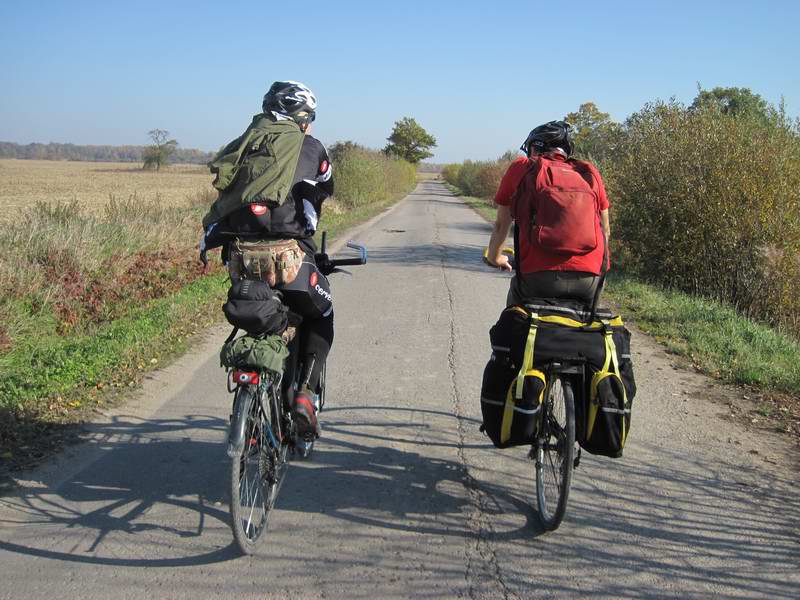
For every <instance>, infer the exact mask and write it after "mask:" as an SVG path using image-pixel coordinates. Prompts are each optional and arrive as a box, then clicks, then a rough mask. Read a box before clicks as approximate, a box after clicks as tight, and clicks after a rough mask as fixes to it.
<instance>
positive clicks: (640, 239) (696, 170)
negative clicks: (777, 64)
mask: <svg viewBox="0 0 800 600" xmlns="http://www.w3.org/2000/svg"><path fill="white" fill-rule="evenodd" d="M799 133H800V130H799V129H798V124H797V123H796V122H792V121H790V120H789V119H787V118H786V117H785V116H784V115H783V114H782V113H779V112H775V113H774V114H773V115H771V118H769V119H764V118H762V117H761V116H758V115H751V114H743V115H737V116H731V115H727V114H724V113H722V112H720V111H718V110H714V109H712V108H707V109H703V108H699V109H687V108H686V107H684V106H683V105H681V104H678V103H675V102H671V103H654V104H650V105H647V106H646V107H645V108H644V109H642V110H641V111H640V112H638V113H636V114H634V115H632V116H631V117H630V118H629V119H628V120H627V122H626V124H625V135H624V136H623V141H622V143H621V145H620V147H619V150H618V152H617V153H616V154H615V156H614V157H613V159H612V160H611V161H610V164H609V165H608V167H609V170H608V173H607V180H608V181H607V182H608V184H609V195H610V197H611V198H612V203H613V204H612V210H613V218H614V230H615V237H616V238H617V239H618V240H619V241H620V242H621V244H622V248H621V249H620V250H621V252H620V253H619V254H620V256H618V259H620V258H621V259H622V262H623V263H624V266H625V267H626V268H630V269H632V270H633V271H634V272H635V273H637V274H639V275H640V276H642V277H643V278H645V279H647V280H649V281H653V282H658V283H661V284H666V285H668V286H671V287H675V288H678V289H681V290H684V291H687V292H690V293H696V294H702V295H705V296H709V297H712V298H716V299H719V300H722V301H725V302H728V303H730V304H732V305H733V306H735V307H736V308H738V309H739V310H740V311H742V312H743V313H745V314H747V315H749V316H752V317H756V318H759V319H762V320H765V321H767V322H769V323H770V324H772V325H775V326H779V327H786V328H789V329H792V330H793V331H795V333H800V321H799V320H798V319H800V317H798V315H799V314H800V291H799V290H800V288H798V287H797V286H796V282H797V281H798V279H799V278H800V136H799V135H798V134H799Z"/></svg>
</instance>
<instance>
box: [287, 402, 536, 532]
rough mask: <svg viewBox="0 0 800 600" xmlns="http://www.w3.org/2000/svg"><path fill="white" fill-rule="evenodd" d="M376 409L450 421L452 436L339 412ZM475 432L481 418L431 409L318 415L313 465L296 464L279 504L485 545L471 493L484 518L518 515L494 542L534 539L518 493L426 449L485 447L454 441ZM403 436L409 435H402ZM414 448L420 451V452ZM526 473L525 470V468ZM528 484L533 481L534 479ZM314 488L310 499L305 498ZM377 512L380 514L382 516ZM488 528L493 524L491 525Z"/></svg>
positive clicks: (532, 514)
mask: <svg viewBox="0 0 800 600" xmlns="http://www.w3.org/2000/svg"><path fill="white" fill-rule="evenodd" d="M354 411H356V412H358V413H360V414H362V415H363V414H364V413H365V412H367V411H375V412H376V413H378V414H380V415H386V414H396V413H413V414H414V415H415V416H417V417H419V416H426V417H435V418H439V419H440V421H439V425H441V423H442V421H441V419H442V418H446V419H447V421H448V427H449V428H450V433H451V435H450V439H449V440H446V439H444V438H442V439H440V440H438V441H432V440H431V439H430V437H431V435H429V434H431V433H432V434H433V435H434V437H435V436H436V427H435V426H432V425H426V424H425V423H420V422H407V421H406V422H403V421H397V420H393V419H380V418H379V417H378V418H371V419H367V420H360V421H358V422H351V421H346V420H339V419H337V418H336V416H337V413H340V412H348V413H351V412H354ZM459 422H460V423H461V427H465V426H468V427H473V428H476V429H477V426H478V425H479V423H480V422H479V421H478V420H476V419H471V418H468V417H456V416H454V415H453V414H452V413H449V412H444V411H436V410H428V409H411V408H402V407H385V406H380V407H378V406H355V407H353V406H348V407H346V408H335V409H326V410H325V411H323V413H322V423H323V428H324V438H323V439H322V440H321V442H320V443H318V445H317V448H316V449H315V451H314V454H313V457H312V460H311V461H310V462H309V463H305V464H304V463H303V462H302V461H300V462H298V463H297V464H296V466H295V465H293V467H292V469H291V471H290V473H291V476H290V477H289V478H288V479H287V481H286V483H285V484H284V487H283V490H282V492H281V496H280V498H279V499H278V503H277V506H278V508H279V509H281V510H288V511H296V512H301V513H314V512H323V513H324V514H325V515H327V516H329V517H333V518H336V519H343V520H346V521H349V522H352V523H356V524H360V525H365V526H370V527H378V528H381V529H387V530H396V531H404V532H410V533H415V534H424V535H435V536H441V537H457V538H462V539H463V538H466V539H472V540H475V541H478V540H484V539H485V537H486V532H485V531H483V530H477V529H476V528H475V527H474V526H473V525H474V524H471V523H470V518H469V515H470V513H471V512H472V511H473V510H474V509H475V506H474V501H473V500H472V499H471V498H474V497H475V496H474V495H475V494H477V495H478V496H479V497H480V502H481V517H482V519H484V520H485V519H488V520H491V518H492V517H493V516H495V515H503V514H507V513H509V512H512V511H513V512H514V513H515V514H519V515H521V518H522V524H521V525H519V526H518V527H515V528H512V529H508V530H504V531H495V530H493V531H492V536H493V539H497V540H508V541H514V540H518V539H521V538H530V537H531V536H538V535H540V534H541V533H542V532H543V531H542V530H541V528H540V526H539V522H538V519H537V516H536V511H535V509H534V508H533V507H532V506H531V505H530V501H529V499H526V498H525V497H524V495H523V494H517V493H515V492H514V491H512V490H509V489H508V487H507V486H504V485H497V484H492V483H490V482H485V481H479V480H476V479H475V478H474V477H473V476H472V475H471V474H470V473H469V471H468V470H467V469H466V467H465V465H464V463H463V462H462V461H460V460H458V459H455V460H454V459H450V458H442V457H441V456H432V455H431V454H432V453H431V452H430V450H429V449H431V448H438V449H440V450H441V449H450V450H452V452H451V454H455V455H457V454H458V453H459V452H460V451H463V450H464V449H471V450H480V449H490V448H492V446H491V444H490V443H489V442H488V440H487V442H485V443H481V444H475V443H472V444H470V443H465V442H463V441H462V440H460V439H459V438H458V436H454V435H453V433H454V432H455V431H457V428H458V427H459ZM406 432H408V434H406ZM413 448H419V449H420V450H419V451H416V450H414V449H413ZM529 468H530V467H529ZM531 483H532V479H531ZM308 489H314V490H315V492H316V493H315V494H308V493H307V490H308ZM379 515H380V516H379ZM490 527H491V525H490Z"/></svg>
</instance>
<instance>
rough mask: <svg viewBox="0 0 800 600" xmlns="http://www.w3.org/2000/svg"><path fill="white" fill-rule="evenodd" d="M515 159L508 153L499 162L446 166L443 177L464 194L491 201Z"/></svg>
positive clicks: (477, 162) (465, 162) (466, 161)
mask: <svg viewBox="0 0 800 600" xmlns="http://www.w3.org/2000/svg"><path fill="white" fill-rule="evenodd" d="M514 158H515V155H514V153H511V152H506V153H505V154H504V155H503V156H501V157H500V158H498V159H497V160H486V161H471V160H465V161H464V162H463V163H461V164H450V165H447V166H445V168H444V170H443V171H442V176H443V177H444V179H445V181H446V182H447V183H449V184H450V185H453V186H455V187H457V188H458V189H459V190H461V192H462V193H463V194H465V195H467V196H474V197H476V198H483V199H486V200H489V199H492V198H494V195H495V193H496V192H497V188H498V186H499V185H500V180H501V179H502V178H503V174H504V173H505V172H506V169H508V165H510V164H511V161H512V160H514Z"/></svg>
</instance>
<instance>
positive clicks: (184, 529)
mask: <svg viewBox="0 0 800 600" xmlns="http://www.w3.org/2000/svg"><path fill="white" fill-rule="evenodd" d="M226 429H227V421H226V420H224V419H220V418H218V417H215V416H205V415H196V416H192V417H186V418H183V419H160V420H159V419H155V420H147V421H143V420H140V419H136V418H131V417H126V416H119V417H116V418H114V419H113V420H112V422H111V423H110V424H109V425H108V426H104V427H103V433H104V434H105V436H106V440H113V441H101V442H98V443H97V444H96V447H95V448H93V450H96V451H98V452H99V457H98V458H97V460H95V461H93V462H92V463H91V464H89V465H88V466H87V467H86V468H84V469H83V470H81V471H80V472H78V473H75V474H74V475H72V476H70V477H68V478H67V479H66V481H64V482H63V483H61V484H60V485H58V486H57V487H56V488H50V487H47V486H48V482H47V481H34V482H33V483H32V485H29V487H27V488H24V489H21V490H19V491H18V492H17V493H15V494H12V495H11V496H9V497H6V498H3V499H2V507H3V508H4V510H3V511H2V512H0V527H4V526H5V527H9V529H8V531H9V532H10V533H13V534H14V535H13V536H6V539H0V550H5V551H7V552H13V553H18V554H26V555H30V556H36V557H41V558H50V559H54V560H63V561H68V562H78V563H91V564H99V565H107V566H124V567H178V566H190V565H205V564H212V563H217V562H221V561H226V560H231V559H233V558H236V557H238V556H239V553H238V551H237V550H236V549H235V547H234V545H233V544H232V543H230V544H229V545H228V546H227V547H225V548H216V549H213V550H208V551H204V552H202V553H200V554H186V555H183V556H175V557H162V558H153V557H152V555H153V552H152V548H153V547H154V546H155V545H163V544H162V542H163V540H164V539H165V538H166V539H169V538H173V539H175V538H177V539H184V540H190V539H194V540H198V541H200V540H202V539H203V536H204V535H205V534H206V532H207V530H208V529H209V527H212V528H214V529H223V530H225V535H226V536H227V535H228V534H229V532H230V530H229V529H228V527H229V525H228V523H229V516H228V511H227V505H226V503H227V497H226V489H227V487H226V486H225V483H224V482H226V481H227V478H228V477H229V459H228V458H227V456H226V455H225V449H224V448H225V447H224V444H223V443H222V440H223V436H224V431H226ZM198 430H202V431H215V432H218V433H219V440H218V441H203V440H198V439H196V438H195V437H193V436H194V435H195V432H197V431H198ZM111 436H113V437H111ZM206 437H208V436H206ZM37 484H38V485H37ZM34 486H36V487H34ZM40 486H41V488H42V489H40ZM111 538H113V543H114V544H118V543H120V538H124V540H123V542H124V544H125V547H126V549H127V550H128V551H133V552H134V553H138V554H139V557H137V558H120V557H116V556H113V554H114V552H113V551H111V552H110V554H111V555H103V553H104V546H105V544H106V541H107V540H110V539H111ZM229 539H230V538H226V540H229ZM54 540H56V541H55V542H54ZM58 540H63V543H62V542H59V541H58ZM205 545H208V544H205ZM177 547H178V548H179V551H186V550H190V549H191V548H192V547H196V546H194V545H192V544H183V545H178V546H177Z"/></svg>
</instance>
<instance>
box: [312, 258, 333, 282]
mask: <svg viewBox="0 0 800 600" xmlns="http://www.w3.org/2000/svg"><path fill="white" fill-rule="evenodd" d="M314 262H315V263H317V269H319V272H320V273H322V274H323V275H325V276H326V277H327V276H328V275H330V274H331V273H332V272H333V266H331V259H330V257H329V256H328V255H327V254H322V253H318V254H315V255H314Z"/></svg>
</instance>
